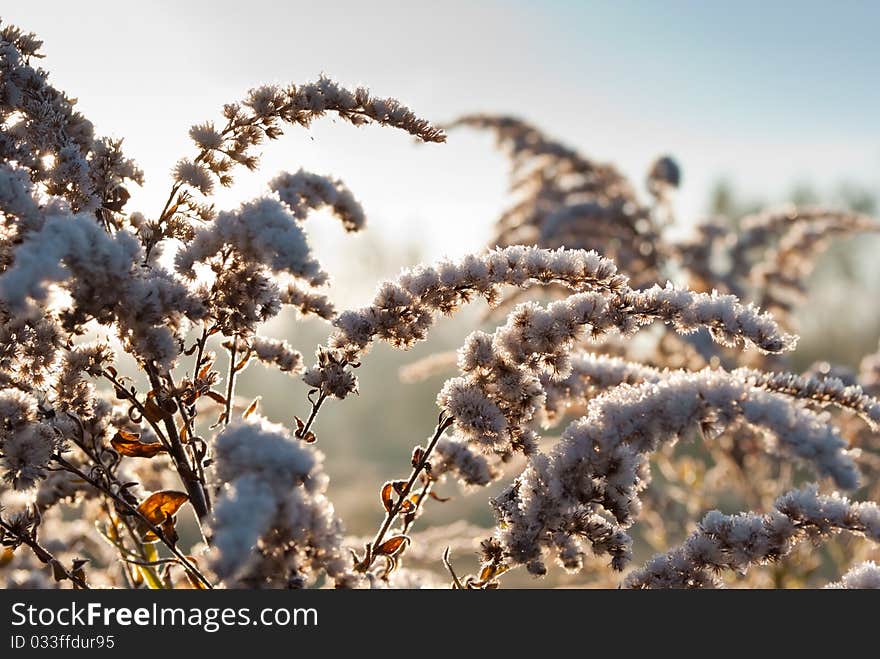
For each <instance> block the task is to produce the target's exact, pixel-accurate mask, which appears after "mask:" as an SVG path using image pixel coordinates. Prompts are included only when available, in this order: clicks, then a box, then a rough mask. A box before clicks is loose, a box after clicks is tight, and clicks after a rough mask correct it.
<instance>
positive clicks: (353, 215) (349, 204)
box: [269, 169, 367, 231]
mask: <svg viewBox="0 0 880 659" xmlns="http://www.w3.org/2000/svg"><path fill="white" fill-rule="evenodd" d="M269 187H270V188H272V189H273V190H274V191H275V192H277V193H278V197H279V198H280V199H281V201H283V202H284V203H285V204H287V206H288V208H290V210H291V212H292V213H293V214H294V216H295V217H296V218H297V219H299V220H304V219H306V217H308V214H309V211H311V210H320V209H322V208H325V207H326V208H329V209H330V211H331V212H332V213H333V215H335V216H336V217H338V218H339V219H340V220H341V221H342V226H343V227H345V230H346V231H360V230H361V229H363V228H364V225H365V224H366V222H367V218H366V216H365V215H364V209H363V208H362V207H361V205H360V203H359V202H358V201H357V199H355V197H354V195H353V194H352V192H351V190H349V189H348V188H347V187H345V184H344V183H343V182H342V181H340V180H339V179H336V178H331V177H329V176H321V175H319V174H312V173H311V172H307V171H305V170H303V169H300V170H299V171H298V172H296V173H295V174H289V173H287V172H284V173H282V174H280V175H278V176H277V177H275V178H274V179H272V181H271V182H270V183H269Z"/></svg>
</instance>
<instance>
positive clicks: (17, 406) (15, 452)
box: [0, 389, 63, 490]
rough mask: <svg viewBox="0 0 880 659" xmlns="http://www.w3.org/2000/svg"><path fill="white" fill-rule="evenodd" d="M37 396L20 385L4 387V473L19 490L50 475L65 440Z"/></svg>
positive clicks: (0, 442) (0, 458)
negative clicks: (50, 469) (55, 455)
mask: <svg viewBox="0 0 880 659" xmlns="http://www.w3.org/2000/svg"><path fill="white" fill-rule="evenodd" d="M43 416H44V415H43V414H42V412H41V410H40V408H39V405H38V403H37V400H36V399H35V398H34V397H32V396H30V395H28V394H25V393H23V392H21V391H18V390H17V389H3V390H2V391H0V419H3V423H2V425H0V476H2V479H3V481H4V482H6V483H8V484H10V485H11V486H12V487H13V488H14V489H16V490H29V489H31V488H33V487H34V486H35V485H36V484H37V482H38V481H40V480H41V479H43V478H45V477H46V474H47V470H48V467H49V463H50V461H51V460H52V456H53V455H54V454H55V452H56V451H58V450H59V449H60V448H61V447H62V444H63V441H62V437H61V433H59V431H58V430H57V429H56V428H55V427H54V426H53V425H52V424H51V423H49V422H48V421H47V420H46V419H44V418H43Z"/></svg>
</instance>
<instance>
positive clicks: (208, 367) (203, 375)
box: [196, 359, 214, 380]
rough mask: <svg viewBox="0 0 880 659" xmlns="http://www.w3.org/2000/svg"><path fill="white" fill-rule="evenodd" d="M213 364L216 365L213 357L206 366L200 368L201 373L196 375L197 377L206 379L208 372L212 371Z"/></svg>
mask: <svg viewBox="0 0 880 659" xmlns="http://www.w3.org/2000/svg"><path fill="white" fill-rule="evenodd" d="M213 365H214V360H213V359H210V360H208V362H207V363H206V364H205V365H204V366H202V368H201V369H200V370H199V374H198V375H197V376H196V379H197V380H204V379H205V378H206V377H207V375H208V373H210V372H211V367H212V366H213Z"/></svg>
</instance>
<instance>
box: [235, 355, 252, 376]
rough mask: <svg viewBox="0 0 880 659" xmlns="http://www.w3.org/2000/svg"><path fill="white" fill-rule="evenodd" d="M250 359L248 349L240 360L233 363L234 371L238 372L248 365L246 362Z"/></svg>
mask: <svg viewBox="0 0 880 659" xmlns="http://www.w3.org/2000/svg"><path fill="white" fill-rule="evenodd" d="M250 360H251V352H250V350H248V352H247V354H246V355H245V356H244V357H243V358H242V359H241V361H239V362H238V363H237V364H236V365H235V372H236V373H238V372H239V371H241V370H242V369H244V367H245V366H247V365H248V362H249V361H250Z"/></svg>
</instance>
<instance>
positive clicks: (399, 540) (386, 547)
mask: <svg viewBox="0 0 880 659" xmlns="http://www.w3.org/2000/svg"><path fill="white" fill-rule="evenodd" d="M409 541H410V539H409V537H408V536H405V535H395V536H393V537H391V538H388V540H386V541H385V542H383V543H382V544H381V545H379V546H378V547H377V548H376V550H375V553H376V555H378V556H392V555H394V554H396V553H397V552H399V551H400V550H401V548H402V547H403V546H404V545H405V544H407V543H408V542H409Z"/></svg>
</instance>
